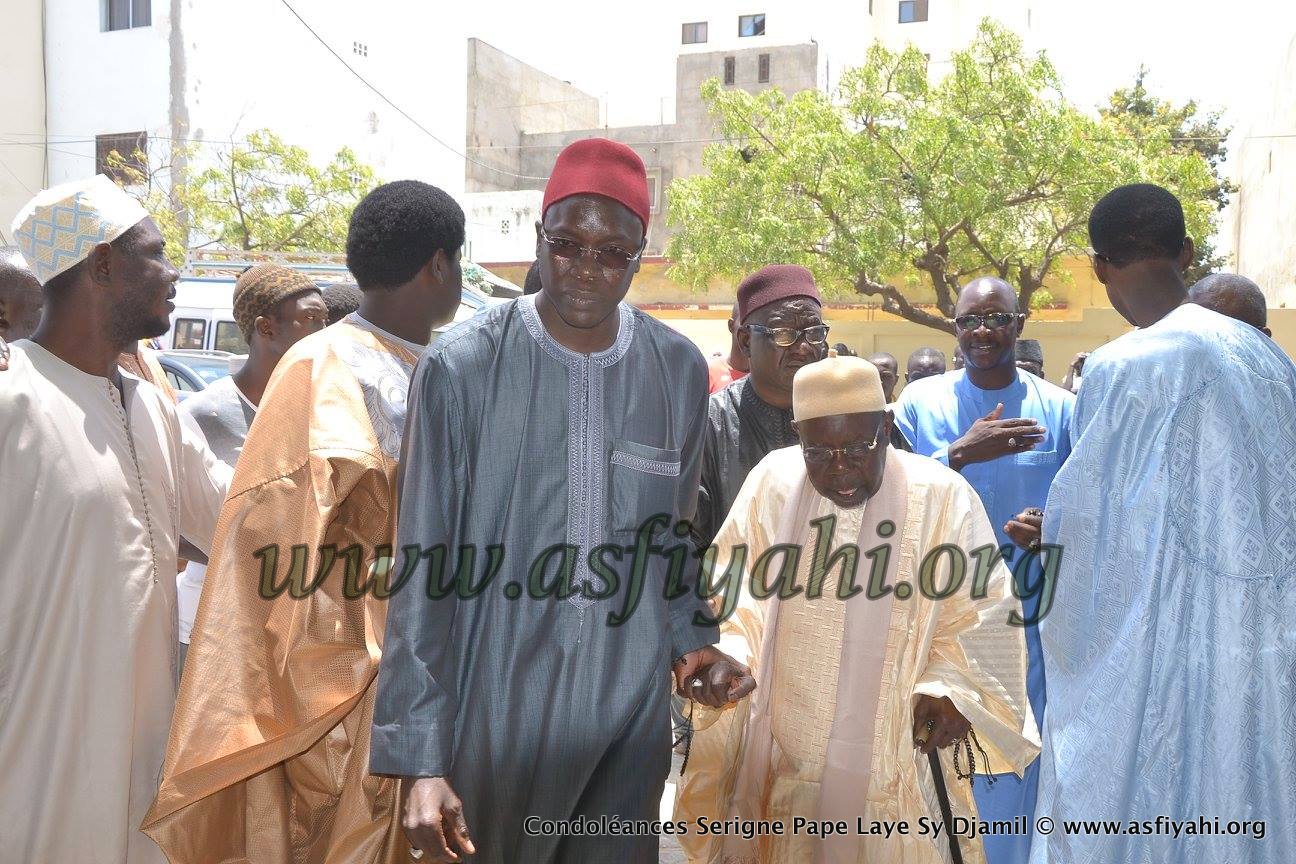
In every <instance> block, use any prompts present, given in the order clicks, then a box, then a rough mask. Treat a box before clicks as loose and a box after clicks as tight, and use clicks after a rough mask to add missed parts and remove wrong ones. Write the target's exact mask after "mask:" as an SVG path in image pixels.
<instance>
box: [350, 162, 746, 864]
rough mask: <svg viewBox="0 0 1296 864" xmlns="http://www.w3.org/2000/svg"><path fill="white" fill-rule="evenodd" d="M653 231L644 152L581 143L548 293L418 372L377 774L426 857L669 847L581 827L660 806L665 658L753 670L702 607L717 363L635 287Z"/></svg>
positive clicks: (695, 685)
mask: <svg viewBox="0 0 1296 864" xmlns="http://www.w3.org/2000/svg"><path fill="white" fill-rule="evenodd" d="M647 225H648V183H647V176H646V172H645V171H644V166H643V162H642V161H640V159H639V157H638V156H637V155H635V153H634V151H633V150H631V149H630V148H628V147H626V146H625V145H622V144H617V143H615V142H612V141H607V140H603V139H590V140H584V141H578V142H576V143H574V144H572V145H571V146H569V147H568V148H566V149H565V150H564V151H563V152H562V153H561V154H560V155H559V156H558V160H557V162H556V164H555V165H554V169H553V174H552V176H551V177H550V179H549V183H548V186H547V187H546V189H545V195H544V201H543V208H542V217H541V221H540V222H538V223H537V224H536V257H537V259H538V260H539V265H540V275H541V280H540V281H541V284H542V287H541V289H540V291H539V292H538V293H537V294H533V295H528V296H524V297H520V298H518V299H517V300H516V301H514V302H512V303H508V304H503V305H500V306H495V307H493V308H492V309H490V310H489V311H488V312H486V313H484V314H482V315H479V316H477V317H475V318H473V319H472V320H470V321H467V322H464V323H463V324H460V325H459V326H458V327H456V328H454V329H453V330H451V331H450V332H449V333H447V334H446V335H445V336H443V337H442V338H441V339H440V340H439V341H438V342H437V343H436V345H435V346H434V347H433V348H432V349H431V350H430V351H428V352H427V353H425V354H424V355H423V358H422V360H421V361H420V362H419V365H418V368H417V369H416V370H415V373H414V378H413V380H412V382H411V385H410V395H409V411H408V421H407V424H406V428H405V436H404V448H405V449H404V457H403V460H402V466H401V467H402V471H403V478H402V485H401V492H400V518H399V520H398V528H397V539H398V545H397V548H398V549H401V550H402V556H403V557H404V559H405V560H404V561H401V562H399V568H400V569H402V570H403V569H405V568H406V567H407V566H410V565H411V563H412V565H413V566H412V572H413V573H415V574H416V575H415V576H413V577H412V578H411V579H410V581H409V583H408V584H407V585H405V586H404V587H403V588H402V589H400V590H398V591H397V593H395V594H394V595H393V596H392V597H391V600H390V601H389V605H388V614H387V625H386V634H385V640H384V643H383V656H382V665H381V669H380V672H379V680H378V698H377V704H376V706H375V710H374V724H373V736H372V746H371V750H370V769H371V770H372V771H374V772H375V773H380V774H392V775H398V776H400V777H402V778H403V781H404V782H403V784H402V785H403V790H404V804H403V824H404V826H405V829H406V833H407V835H408V836H409V838H410V842H411V843H412V845H413V846H415V847H417V849H418V850H421V851H422V853H424V854H423V860H432V861H460V860H463V858H464V856H465V855H471V856H473V857H472V858H471V860H472V861H473V862H476V864H513V862H523V861H525V862H528V864H543V862H564V864H566V862H590V864H595V862H598V864H602V862H616V864H635V862H643V864H648V862H656V860H657V854H658V853H657V836H656V834H655V832H651V831H650V832H648V833H643V832H638V833H625V832H620V833H613V832H610V831H608V830H605V829H603V828H600V827H598V825H597V824H596V825H595V826H594V827H593V828H588V827H587V828H586V829H585V830H580V829H579V828H577V830H575V831H570V830H568V826H569V825H571V824H572V823H573V820H581V819H584V820H593V821H595V822H596V823H597V822H598V820H600V819H601V818H604V817H606V818H607V819H615V820H618V821H620V820H652V819H655V818H656V816H657V812H658V805H659V801H660V798H661V795H662V791H663V786H664V783H665V780H666V774H667V772H668V770H669V765H670V747H671V742H670V724H669V719H668V717H669V712H668V703H669V697H670V691H669V688H668V687H667V686H666V681H667V680H668V676H669V674H670V673H671V672H672V671H673V672H674V674H675V682H676V687H677V689H678V690H679V691H681V692H682V693H684V694H685V695H687V696H689V697H691V698H693V699H696V700H698V701H700V702H703V703H704V704H708V705H714V706H719V705H722V704H723V703H724V702H726V701H736V700H737V699H739V698H741V696H743V695H745V694H746V693H748V692H750V691H751V689H753V688H754V687H755V682H754V680H753V679H752V678H751V676H750V673H749V672H748V670H747V669H746V668H745V667H743V666H741V665H739V664H738V663H736V662H734V661H733V660H731V659H730V658H728V657H726V656H725V655H723V654H721V653H720V652H719V651H718V650H717V649H715V648H714V647H713V645H712V643H714V642H716V641H717V638H718V636H717V630H716V628H715V627H714V626H699V625H698V624H697V623H696V622H695V621H694V616H695V614H696V613H698V612H704V611H705V610H706V606H705V603H704V602H703V601H702V600H701V599H700V598H699V597H698V596H697V593H696V592H695V591H694V590H693V585H692V576H693V573H692V572H691V571H692V570H693V569H694V568H690V567H688V566H687V563H688V562H691V561H692V560H693V559H692V558H691V557H690V556H689V554H688V553H689V552H690V551H691V548H690V546H689V544H688V539H687V538H688V529H687V527H685V526H682V525H680V524H679V522H680V521H681V520H688V519H690V518H691V517H692V515H693V509H694V506H695V505H696V503H697V489H698V477H699V473H700V470H701V462H702V440H703V434H702V432H703V427H704V426H705V424H706V399H707V371H706V364H705V362H704V361H703V359H702V356H701V354H700V353H699V352H698V350H697V348H695V347H694V346H693V345H692V343H690V342H689V341H688V340H687V339H685V338H684V337H682V336H680V335H679V334H678V333H676V332H675V331H673V330H671V329H670V328H668V327H666V326H665V325H663V324H661V323H659V322H657V321H655V320H654V319H653V318H650V317H649V316H647V315H645V314H643V313H642V312H640V311H638V310H637V309H635V308H633V307H632V306H630V305H629V304H627V303H625V302H624V299H625V296H626V292H627V291H628V290H629V288H630V282H631V280H632V279H633V278H634V275H635V273H636V272H637V271H638V269H639V262H640V258H641V256H642V254H643V250H644V244H645V240H646V236H645V235H646V231H647ZM536 442H543V444H544V445H545V449H544V451H543V455H542V456H540V458H537V453H536V449H535V448H536ZM438 550H439V551H438ZM412 556H418V557H417V558H415V557H412ZM552 823H558V824H559V826H560V827H561V828H562V831H561V832H560V833H555V832H554V831H552V830H543V829H542V827H538V826H543V825H545V824H552Z"/></svg>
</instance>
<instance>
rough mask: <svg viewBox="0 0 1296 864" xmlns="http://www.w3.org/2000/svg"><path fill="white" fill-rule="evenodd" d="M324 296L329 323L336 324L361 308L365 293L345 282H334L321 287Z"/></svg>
mask: <svg viewBox="0 0 1296 864" xmlns="http://www.w3.org/2000/svg"><path fill="white" fill-rule="evenodd" d="M320 293H322V294H323V295H324V306H325V308H327V309H328V323H330V324H336V323H337V322H339V321H341V320H342V319H343V318H345V317H346V316H348V315H350V314H351V313H352V312H355V311H356V310H357V309H359V308H360V301H361V300H362V299H363V298H364V292H362V291H361V290H360V289H359V288H357V287H356V286H354V285H348V284H346V283H345V282H334V283H332V284H328V285H321V286H320Z"/></svg>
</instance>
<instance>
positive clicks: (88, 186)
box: [12, 174, 148, 285]
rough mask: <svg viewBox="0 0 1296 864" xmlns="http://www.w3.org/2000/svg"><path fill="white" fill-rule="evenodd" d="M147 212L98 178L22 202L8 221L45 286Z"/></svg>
mask: <svg viewBox="0 0 1296 864" xmlns="http://www.w3.org/2000/svg"><path fill="white" fill-rule="evenodd" d="M147 218H148V212H147V211H145V209H144V208H143V207H142V206H141V205H140V203H139V202H138V201H136V200H135V199H134V198H132V197H131V196H129V195H127V194H126V193H125V192H123V191H122V189H121V187H120V186H118V185H117V184H116V183H114V182H112V181H111V180H109V179H108V178H107V177H105V176H104V175H102V174H96V175H95V176H93V177H90V178H88V179H85V180H76V181H74V182H72V183H64V184H63V185H62V186H55V187H53V188H52V189H46V190H44V191H42V192H40V193H38V194H37V195H36V197H35V198H33V199H31V200H30V201H28V202H27V204H26V206H24V207H23V208H22V209H21V210H19V211H18V215H17V216H16V217H14V221H13V228H12V232H13V236H14V241H15V242H16V243H17V244H18V248H19V249H20V250H21V251H22V254H23V257H24V258H26V259H27V263H28V265H29V266H30V267H31V270H32V272H33V273H34V274H36V278H37V279H39V280H40V283H41V284H42V285H44V284H45V283H46V282H48V281H49V280H51V279H53V278H54V277H55V276H57V275H59V274H60V273H63V272H64V271H66V270H69V269H71V268H72V267H75V266H76V265H78V264H80V263H81V262H82V261H84V260H86V259H87V258H89V257H90V251H91V250H92V249H94V247H95V246H97V245H98V244H100V243H111V242H112V241H114V240H116V239H117V238H118V237H120V236H121V235H123V234H125V233H126V232H127V231H129V230H130V229H132V228H134V227H135V226H136V225H138V224H139V223H140V222H143V221H144V220H145V219H147Z"/></svg>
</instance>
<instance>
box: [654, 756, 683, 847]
mask: <svg viewBox="0 0 1296 864" xmlns="http://www.w3.org/2000/svg"><path fill="white" fill-rule="evenodd" d="M680 758H681V757H680V756H679V755H678V754H676V755H675V756H673V757H672V758H671V772H670V776H669V777H667V778H666V794H665V795H663V796H662V803H661V818H662V820H663V821H664V820H667V819H670V818H671V813H672V812H674V809H675V781H676V780H678V779H679V771H680ZM658 860H659V861H660V862H661V864H688V859H687V858H685V857H684V851H683V850H682V849H680V848H679V844H678V843H677V842H675V838H674V837H663V838H662V840H661V857H660V858H659V859H658Z"/></svg>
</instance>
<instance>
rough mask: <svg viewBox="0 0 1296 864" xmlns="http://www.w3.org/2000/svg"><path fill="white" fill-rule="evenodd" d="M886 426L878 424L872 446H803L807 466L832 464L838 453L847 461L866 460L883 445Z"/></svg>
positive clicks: (802, 453) (802, 451)
mask: <svg viewBox="0 0 1296 864" xmlns="http://www.w3.org/2000/svg"><path fill="white" fill-rule="evenodd" d="M884 425H886V424H884V423H879V424H878V427H877V431H875V432H874V433H873V442H872V443H871V444H847V445H846V446H845V447H807V446H806V445H804V444H802V445H801V455H802V456H803V457H804V458H805V461H806V464H807V465H820V466H822V465H827V464H829V463H830V462H832V460H833V459H834V458H835V457H836V456H837V454H838V453H840V454H842V455H843V456H845V457H846V459H847V461H858V460H860V459H864V458H866V457H867V456H868V455H869V454H870V453H872V452H873V451H874V450H876V449H877V448H878V445H879V444H881V443H882V427H883V426H884Z"/></svg>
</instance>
